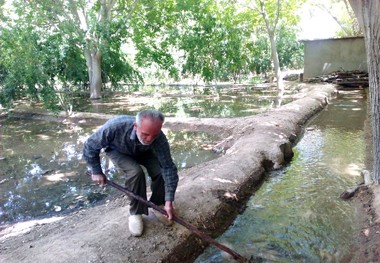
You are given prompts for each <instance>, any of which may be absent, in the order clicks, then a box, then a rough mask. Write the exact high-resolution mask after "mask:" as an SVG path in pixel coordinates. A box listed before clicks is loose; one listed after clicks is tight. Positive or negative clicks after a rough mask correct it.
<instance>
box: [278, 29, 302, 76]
mask: <svg viewBox="0 0 380 263" xmlns="http://www.w3.org/2000/svg"><path fill="white" fill-rule="evenodd" d="M277 47H278V55H279V59H280V66H281V68H288V69H299V68H302V67H303V58H304V54H303V53H304V49H303V43H302V42H300V41H298V40H297V31H296V30H293V29H292V28H280V30H279V34H278V35H277Z"/></svg>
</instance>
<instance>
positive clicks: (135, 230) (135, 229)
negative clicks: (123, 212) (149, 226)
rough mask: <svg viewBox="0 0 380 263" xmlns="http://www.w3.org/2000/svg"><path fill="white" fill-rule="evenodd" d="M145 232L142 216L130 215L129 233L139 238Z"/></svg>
mask: <svg viewBox="0 0 380 263" xmlns="http://www.w3.org/2000/svg"><path fill="white" fill-rule="evenodd" d="M143 230H144V224H143V220H142V216H141V215H130V216H129V232H130V233H131V234H132V236H135V237H139V236H141V235H142V233H143Z"/></svg>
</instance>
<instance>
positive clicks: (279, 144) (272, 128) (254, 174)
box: [0, 84, 380, 263]
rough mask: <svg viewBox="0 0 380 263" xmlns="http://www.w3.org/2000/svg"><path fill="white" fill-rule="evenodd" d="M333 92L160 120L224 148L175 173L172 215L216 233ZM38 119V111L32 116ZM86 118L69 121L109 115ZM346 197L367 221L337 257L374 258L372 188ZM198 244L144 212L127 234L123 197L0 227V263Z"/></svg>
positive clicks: (308, 91) (178, 258)
mask: <svg viewBox="0 0 380 263" xmlns="http://www.w3.org/2000/svg"><path fill="white" fill-rule="evenodd" d="M334 92H335V87H334V86H332V85H322V84H314V85H308V86H307V87H304V91H303V92H301V93H299V95H298V96H299V99H298V100H296V101H294V102H292V103H290V104H287V105H284V106H282V107H279V108H277V109H275V110H272V111H270V112H267V113H263V114H260V115H256V116H252V117H242V118H233V119H212V118H209V119H198V118H191V119H183V120H181V119H170V118H168V119H167V121H166V123H165V127H166V128H169V129H173V130H176V129H178V130H184V129H186V130H190V131H204V132H208V133H212V134H217V135H218V136H219V137H220V138H221V140H220V141H219V142H217V143H216V145H215V146H214V150H215V151H219V152H223V153H224V154H223V155H222V156H221V157H220V158H218V159H215V160H212V161H209V162H206V163H203V164H200V165H198V166H196V167H192V168H190V169H187V170H185V171H183V172H181V173H180V182H179V186H178V190H177V193H176V201H175V206H176V211H177V215H178V216H179V217H181V218H183V219H184V220H185V221H187V222H189V223H191V224H192V225H194V226H195V227H197V228H198V229H200V230H201V231H204V232H205V233H207V234H209V235H210V236H212V237H216V236H218V235H220V234H221V233H223V231H224V230H225V229H226V228H227V227H228V226H229V225H230V224H231V222H232V221H233V220H234V218H235V217H236V215H237V214H238V213H239V212H240V211H241V210H242V209H244V205H245V203H246V201H247V200H248V198H249V196H251V195H252V194H253V193H254V192H255V190H256V189H257V188H258V187H259V186H260V183H261V182H262V180H263V179H264V178H265V175H266V172H267V171H268V170H270V169H277V168H280V167H282V166H283V165H285V164H286V163H287V162H288V161H289V160H290V159H291V158H292V156H293V152H292V147H293V146H294V145H295V144H296V143H297V141H298V140H299V139H300V137H301V136H302V132H303V127H304V125H305V124H306V123H307V121H308V120H309V119H310V118H311V117H312V116H313V115H315V114H316V113H317V112H319V111H320V110H322V109H323V108H324V107H325V106H326V104H327V103H328V100H329V98H330V96H331V95H332V94H333V93H334ZM14 114H15V115H17V114H21V113H17V112H15V113H14ZM38 116H41V114H35V115H34V117H38ZM47 116H48V115H46V116H45V117H44V118H47ZM61 117H62V116H61ZM61 117H60V116H55V117H53V116H50V117H49V118H52V119H54V120H57V119H59V118H61ZM93 117H94V116H91V115H90V114H76V115H73V116H72V117H71V119H72V121H73V122H76V121H80V120H82V119H83V118H86V120H89V121H93V122H98V123H103V122H104V120H105V119H107V118H110V117H111V116H107V115H102V116H100V115H97V116H96V117H95V118H93ZM62 118H63V117H62ZM91 118H93V119H92V120H91ZM264 142H265V143H264ZM353 200H354V201H357V202H358V203H359V204H360V207H361V208H360V209H362V210H363V211H364V212H365V213H366V214H367V220H366V221H365V222H363V228H362V231H361V232H360V233H358V243H357V244H356V245H355V246H354V247H353V249H352V250H351V251H352V254H350V255H347V256H346V257H345V259H344V261H343V262H380V220H379V218H380V216H379V214H378V212H379V211H380V189H379V187H378V186H368V187H366V186H362V187H360V188H359V191H357V193H356V195H355V196H354V197H353V198H352V200H350V201H353ZM206 245H207V243H206V242H204V241H202V239H199V238H198V237H197V236H196V235H194V234H193V233H192V232H191V231H189V230H188V229H187V228H185V227H183V226H181V225H179V224H174V225H173V226H170V227H168V226H164V225H163V224H162V223H160V222H159V221H158V220H157V218H156V217H155V216H154V215H153V214H150V215H149V216H146V217H144V234H143V236H142V237H139V238H136V237H132V236H131V235H130V233H129V232H128V199H127V197H126V196H124V195H120V196H118V197H116V198H114V199H112V200H110V201H108V202H106V203H104V204H102V205H98V206H96V207H92V208H89V209H84V210H80V211H77V212H74V213H72V214H69V215H65V216H62V217H53V218H46V219H42V220H34V221H28V222H20V223H17V224H12V225H6V226H4V225H3V226H0V262H49V263H50V262H115V263H117V262H123V263H124V262H149V263H150V262H193V261H194V259H195V258H196V257H197V256H198V255H199V254H200V253H201V252H202V250H203V249H204V248H205V247H206Z"/></svg>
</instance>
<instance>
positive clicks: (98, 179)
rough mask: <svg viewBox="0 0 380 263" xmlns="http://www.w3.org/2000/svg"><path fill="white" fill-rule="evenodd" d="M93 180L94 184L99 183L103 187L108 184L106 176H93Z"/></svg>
mask: <svg viewBox="0 0 380 263" xmlns="http://www.w3.org/2000/svg"><path fill="white" fill-rule="evenodd" d="M91 179H92V181H94V182H97V183H99V185H100V186H103V185H104V184H105V183H106V179H107V178H106V176H105V175H104V174H92V175H91Z"/></svg>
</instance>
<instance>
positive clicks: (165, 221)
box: [152, 206, 173, 226]
mask: <svg viewBox="0 0 380 263" xmlns="http://www.w3.org/2000/svg"><path fill="white" fill-rule="evenodd" d="M160 207H161V208H162V209H164V206H160ZM152 212H153V214H154V215H155V217H156V218H157V219H158V221H160V222H161V223H163V224H164V225H165V226H171V225H172V224H173V221H172V220H169V219H168V218H167V217H166V216H164V215H163V214H161V213H160V212H158V211H157V210H155V209H153V208H152Z"/></svg>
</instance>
